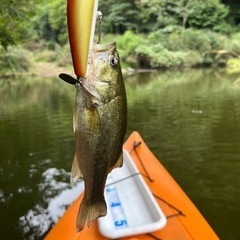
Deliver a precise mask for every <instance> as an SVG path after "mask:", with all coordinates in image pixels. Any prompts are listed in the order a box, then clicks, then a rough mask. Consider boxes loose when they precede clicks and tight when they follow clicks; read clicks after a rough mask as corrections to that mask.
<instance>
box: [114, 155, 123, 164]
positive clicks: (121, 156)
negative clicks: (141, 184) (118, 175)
mask: <svg viewBox="0 0 240 240" xmlns="http://www.w3.org/2000/svg"><path fill="white" fill-rule="evenodd" d="M122 165H123V154H122V153H121V155H120V157H119V158H118V160H117V162H116V164H115V165H114V168H119V167H122Z"/></svg>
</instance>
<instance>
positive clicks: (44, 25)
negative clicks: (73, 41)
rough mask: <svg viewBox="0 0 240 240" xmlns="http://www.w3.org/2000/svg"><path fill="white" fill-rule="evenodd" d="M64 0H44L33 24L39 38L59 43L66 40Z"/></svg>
mask: <svg viewBox="0 0 240 240" xmlns="http://www.w3.org/2000/svg"><path fill="white" fill-rule="evenodd" d="M66 3H67V2H66V0H52V1H50V2H49V1H47V0H45V4H44V5H43V6H42V7H41V8H40V11H39V14H38V15H36V16H35V18H34V26H35V29H36V30H37V32H38V35H39V37H40V38H42V39H45V40H46V41H52V42H56V43H60V44H64V43H66V42H67V39H68V35H67V18H66Z"/></svg>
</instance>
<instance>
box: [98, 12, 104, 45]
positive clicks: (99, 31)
mask: <svg viewBox="0 0 240 240" xmlns="http://www.w3.org/2000/svg"><path fill="white" fill-rule="evenodd" d="M102 19H103V14H102V12H101V11H97V25H98V40H97V43H98V44H99V43H101V32H102V31H101V23H102Z"/></svg>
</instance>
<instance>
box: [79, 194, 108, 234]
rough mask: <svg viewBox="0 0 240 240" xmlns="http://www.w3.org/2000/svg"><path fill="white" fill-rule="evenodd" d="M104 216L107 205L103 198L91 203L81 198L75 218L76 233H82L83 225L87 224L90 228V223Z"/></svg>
mask: <svg viewBox="0 0 240 240" xmlns="http://www.w3.org/2000/svg"><path fill="white" fill-rule="evenodd" d="M106 214H107V205H106V202H105V200H104V198H103V199H102V200H101V201H98V202H94V203H93V202H90V201H86V200H85V198H84V197H83V200H82V202H81V205H80V208H79V211H78V216H77V222H76V227H77V231H78V232H80V231H82V229H83V227H84V225H85V224H88V226H90V224H91V222H93V221H94V220H95V219H97V218H99V217H103V216H105V215H106Z"/></svg>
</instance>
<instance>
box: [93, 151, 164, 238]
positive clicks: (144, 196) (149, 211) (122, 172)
mask: <svg viewBox="0 0 240 240" xmlns="http://www.w3.org/2000/svg"><path fill="white" fill-rule="evenodd" d="M123 159H124V161H123V162H124V163H123V166H122V167H121V168H116V169H114V170H113V171H112V172H111V173H110V174H109V175H108V179H107V183H106V187H105V199H106V202H107V208H108V213H107V215H106V216H105V217H101V218H99V219H98V226H99V231H100V233H101V234H102V235H103V236H105V237H108V238H110V239H115V238H120V237H126V236H131V235H137V234H143V233H150V232H153V231H157V230H159V229H161V228H163V227H164V226H165V225H166V223H167V219H166V217H165V215H164V213H163V212H162V210H161V208H160V207H159V205H158V203H157V202H156V200H155V198H154V196H153V195H152V192H151V190H150V189H149V187H148V185H147V184H146V182H145V180H144V178H143V176H142V175H141V174H139V171H138V169H137V167H136V165H135V164H134V163H133V160H132V159H131V156H130V155H129V153H128V152H127V151H126V150H124V151H123Z"/></svg>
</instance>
